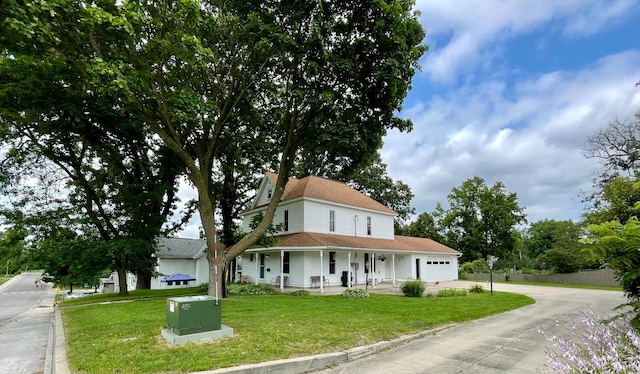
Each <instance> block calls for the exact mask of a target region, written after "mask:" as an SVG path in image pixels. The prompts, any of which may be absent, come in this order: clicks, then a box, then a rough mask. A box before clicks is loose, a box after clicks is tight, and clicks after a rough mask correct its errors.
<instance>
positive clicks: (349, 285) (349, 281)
mask: <svg viewBox="0 0 640 374" xmlns="http://www.w3.org/2000/svg"><path fill="white" fill-rule="evenodd" d="M348 253H349V259H348V260H347V261H348V263H347V265H348V267H347V269H349V273H348V274H347V288H351V277H352V275H351V251H349V252H348Z"/></svg>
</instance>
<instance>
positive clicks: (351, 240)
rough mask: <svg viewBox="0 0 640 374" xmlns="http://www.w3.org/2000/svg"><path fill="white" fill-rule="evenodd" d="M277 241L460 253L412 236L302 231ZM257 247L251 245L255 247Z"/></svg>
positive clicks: (278, 243)
mask: <svg viewBox="0 0 640 374" xmlns="http://www.w3.org/2000/svg"><path fill="white" fill-rule="evenodd" d="M276 238H277V241H276V243H275V244H274V245H273V247H272V248H274V249H280V248H292V249H293V248H302V249H304V248H305V247H327V248H352V249H373V250H385V251H417V252H427V253H442V254H456V255H461V254H462V253H460V252H458V251H456V250H455V249H453V248H450V247H447V246H446V245H444V244H440V243H438V242H436V241H434V240H431V239H427V238H414V237H410V236H396V237H395V239H393V240H391V239H376V238H368V237H361V236H345V235H334V234H319V233H312V232H302V233H297V234H288V235H280V236H277V237H276ZM257 248H259V247H253V248H252V249H257Z"/></svg>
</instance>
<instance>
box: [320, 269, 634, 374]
mask: <svg viewBox="0 0 640 374" xmlns="http://www.w3.org/2000/svg"><path fill="white" fill-rule="evenodd" d="M447 283H449V282H447ZM465 283H467V282H460V281H457V282H452V283H451V285H452V286H455V287H458V288H468V286H467V285H466V284H465ZM471 284H477V283H469V285H471ZM448 285H449V284H446V285H444V286H448ZM494 290H495V291H506V292H514V293H520V294H525V295H528V296H531V297H533V298H534V299H535V300H536V303H535V304H533V305H530V306H526V307H524V308H520V309H517V310H513V311H510V312H506V313H502V314H499V315H496V316H493V317H489V318H484V319H481V320H477V321H473V322H469V323H462V324H458V325H455V326H453V327H451V328H448V329H445V330H442V331H439V332H437V333H435V334H434V335H431V336H427V337H425V338H422V339H418V340H415V341H413V342H410V343H409V344H406V345H403V346H401V347H398V348H394V349H391V350H388V351H384V352H380V353H377V354H374V355H371V356H368V357H365V358H362V359H358V360H355V361H351V362H347V363H345V364H342V365H339V366H336V367H334V368H331V369H327V370H323V371H318V372H317V373H331V374H336V373H345V374H346V373H349V374H359V373H362V374H365V373H366V374H382V373H384V374H388V373H394V374H403V373H411V374H415V373H438V374H448V373H474V374H483V373H540V372H544V371H545V364H546V349H547V348H548V347H551V343H549V342H547V341H546V340H545V338H544V337H543V336H542V334H540V333H539V332H538V326H540V327H541V328H542V329H543V330H544V331H546V332H547V333H551V334H555V335H566V333H567V331H566V330H565V329H566V328H570V327H571V326H572V325H573V324H574V323H575V324H577V325H581V324H582V322H581V320H580V317H581V311H588V310H589V309H591V310H593V311H595V312H598V313H607V314H610V315H613V314H615V312H614V311H613V308H614V307H616V306H617V305H620V304H623V303H624V302H625V301H626V299H625V298H624V296H623V294H622V291H618V292H616V291H599V290H584V289H570V288H556V287H536V286H523V285H510V284H494ZM556 321H558V322H559V323H560V325H559V326H557V325H556Z"/></svg>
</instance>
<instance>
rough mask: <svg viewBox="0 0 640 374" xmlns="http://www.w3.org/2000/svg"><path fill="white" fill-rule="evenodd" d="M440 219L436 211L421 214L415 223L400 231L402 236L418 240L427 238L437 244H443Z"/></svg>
mask: <svg viewBox="0 0 640 374" xmlns="http://www.w3.org/2000/svg"><path fill="white" fill-rule="evenodd" d="M441 219H442V217H441V216H439V215H438V211H435V212H433V213H429V212H423V213H420V214H419V215H418V217H417V218H416V220H415V221H413V222H411V223H409V225H407V226H406V227H405V228H404V230H403V231H402V234H403V235H407V236H413V237H418V238H429V239H433V240H435V241H437V242H443V241H444V237H443V235H442V232H443V230H442V228H441V227H439V225H440V223H441V222H442V220H441Z"/></svg>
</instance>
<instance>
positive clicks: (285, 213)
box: [284, 209, 289, 231]
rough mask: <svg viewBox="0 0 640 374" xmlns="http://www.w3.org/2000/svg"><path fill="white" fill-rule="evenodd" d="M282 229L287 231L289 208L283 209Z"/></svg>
mask: <svg viewBox="0 0 640 374" xmlns="http://www.w3.org/2000/svg"><path fill="white" fill-rule="evenodd" d="M284 231H289V210H288V209H287V210H285V211H284Z"/></svg>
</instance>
